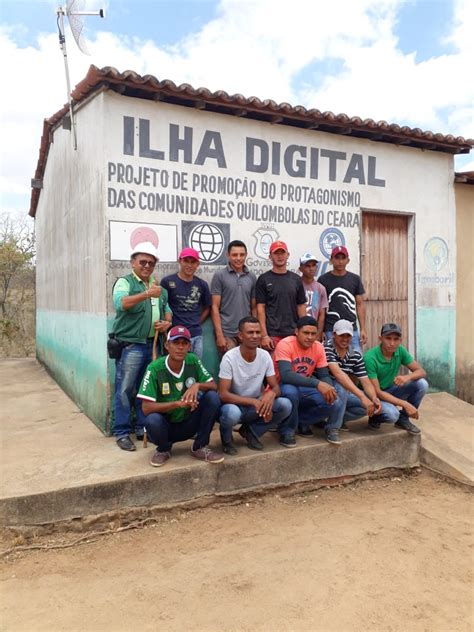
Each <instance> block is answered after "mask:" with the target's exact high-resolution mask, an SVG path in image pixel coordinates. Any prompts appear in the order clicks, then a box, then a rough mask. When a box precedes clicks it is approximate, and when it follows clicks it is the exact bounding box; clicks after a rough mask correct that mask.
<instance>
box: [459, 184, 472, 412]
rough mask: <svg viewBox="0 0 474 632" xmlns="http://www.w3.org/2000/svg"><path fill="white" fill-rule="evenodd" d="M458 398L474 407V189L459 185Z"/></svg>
mask: <svg viewBox="0 0 474 632" xmlns="http://www.w3.org/2000/svg"><path fill="white" fill-rule="evenodd" d="M454 188H455V193H456V231H457V250H458V261H457V263H458V265H457V270H456V287H457V295H458V309H457V312H456V395H457V396H458V397H460V398H461V399H464V400H465V401H467V402H470V403H471V404H473V403H474V334H473V331H474V327H473V324H472V315H473V313H474V249H473V244H474V186H472V185H469V184H460V183H457V184H455V185H454Z"/></svg>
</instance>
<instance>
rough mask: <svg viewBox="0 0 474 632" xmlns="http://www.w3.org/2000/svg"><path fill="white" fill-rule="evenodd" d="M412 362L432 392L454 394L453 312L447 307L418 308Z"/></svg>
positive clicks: (454, 337)
mask: <svg viewBox="0 0 474 632" xmlns="http://www.w3.org/2000/svg"><path fill="white" fill-rule="evenodd" d="M416 346H417V352H416V359H417V360H418V361H419V362H420V363H421V364H422V365H423V368H424V369H425V370H426V372H427V373H428V382H429V384H430V387H431V388H432V389H435V390H438V391H447V392H448V393H454V385H455V381H454V376H455V366H456V362H455V359H456V311H455V309H454V308H451V307H444V308H442V307H418V309H417V310H416Z"/></svg>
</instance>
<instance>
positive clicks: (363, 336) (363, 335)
mask: <svg viewBox="0 0 474 632" xmlns="http://www.w3.org/2000/svg"><path fill="white" fill-rule="evenodd" d="M355 299H356V312H357V319H358V321H359V335H360V344H361V345H365V343H366V342H367V331H366V329H365V303H364V301H365V294H357V295H356V297H355Z"/></svg>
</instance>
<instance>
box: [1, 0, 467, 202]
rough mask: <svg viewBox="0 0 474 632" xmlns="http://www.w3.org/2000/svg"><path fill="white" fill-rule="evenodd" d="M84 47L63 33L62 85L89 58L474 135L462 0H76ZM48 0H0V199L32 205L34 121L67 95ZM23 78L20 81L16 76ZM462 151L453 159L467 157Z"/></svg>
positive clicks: (463, 161)
mask: <svg viewBox="0 0 474 632" xmlns="http://www.w3.org/2000/svg"><path fill="white" fill-rule="evenodd" d="M84 3H85V7H86V9H88V10H96V9H98V8H101V7H104V8H105V10H106V18H105V19H100V18H98V17H87V18H84V21H85V23H86V31H85V35H86V38H87V41H88V47H89V50H90V52H91V55H90V56H85V55H83V54H82V53H80V52H79V51H78V50H77V48H76V47H75V45H74V42H73V39H72V37H71V35H70V32H69V31H67V33H66V37H67V43H68V53H69V60H70V69H71V83H72V85H75V84H76V83H78V82H79V81H80V80H81V79H82V78H83V77H84V75H85V73H86V72H87V68H88V66H89V65H90V64H91V63H93V64H95V65H97V66H99V67H102V66H109V65H110V66H115V67H116V68H117V69H118V70H120V71H124V70H127V69H131V70H135V71H136V72H138V73H140V74H146V73H150V74H153V75H155V76H157V77H158V78H159V79H165V78H167V79H172V80H173V81H174V82H175V83H178V84H179V83H182V82H187V83H190V84H192V85H194V86H195V87H199V86H205V87H208V88H209V89H211V90H218V89H224V90H227V91H228V92H230V93H235V92H240V93H242V94H244V95H246V96H250V95H256V96H258V97H261V98H272V99H274V100H276V101H288V102H290V103H292V104H293V105H297V104H302V105H304V106H306V107H315V108H318V109H320V110H322V111H324V110H331V111H334V112H337V113H339V112H345V113H346V114H348V115H350V116H355V115H358V116H361V117H363V118H367V117H368V118H373V119H375V120H381V119H383V120H387V121H390V122H397V123H400V124H405V125H410V126H412V127H420V128H422V129H431V130H432V131H435V132H442V133H452V134H454V135H456V136H458V135H459V136H464V137H465V138H467V137H470V138H472V137H474V122H473V107H472V104H473V99H474V90H473V82H472V79H471V67H472V62H473V60H474V49H473V43H472V42H473V40H474V37H473V35H472V33H473V32H474V28H473V27H474V1H473V0H438V1H431V0H412V1H406V0H352V1H350V0H333V2H332V3H328V2H325V1H322V0H293V2H292V3H288V2H283V0H239V1H238V2H237V1H233V0H220V1H219V2H217V1H205V0H202V1H190V2H188V1H181V0H174V1H173V2H169V1H159V0H158V1H152V0H149V1H145V2H143V1H134V2H132V1H130V0H107V2H106V3H104V4H100V3H99V0H84ZM57 5H58V3H56V2H50V1H43V2H42V1H37V2H29V1H22V0H15V1H12V0H2V1H1V3H0V54H1V56H2V60H5V59H8V60H11V63H9V64H4V66H6V67H5V68H4V70H3V71H2V74H3V81H4V85H10V86H12V87H13V86H14V88H12V89H10V90H9V92H8V98H7V99H5V98H3V99H2V100H1V103H0V108H1V111H2V113H1V123H0V124H1V126H2V138H3V140H4V142H3V143H2V145H3V147H4V148H6V149H4V152H3V160H2V166H1V173H0V192H1V196H2V208H3V209H4V210H8V211H12V212H15V211H16V212H24V211H26V210H27V209H28V207H29V194H30V189H29V186H30V178H31V177H32V175H33V173H34V169H35V166H36V161H37V157H38V148H39V140H40V136H41V131H42V121H43V119H44V118H45V117H48V116H51V114H53V113H54V112H56V111H57V110H59V109H60V108H61V107H62V105H63V104H64V102H65V101H66V89H65V81H64V72H63V68H62V63H63V62H62V56H61V52H60V50H59V46H58V38H57V30H56V14H55V10H56V7H57ZM19 75H22V76H24V77H25V78H27V81H22V82H19V81H18V76H19ZM472 160H473V159H472V154H471V156H463V157H460V158H457V159H456V169H463V168H474V166H473V165H472Z"/></svg>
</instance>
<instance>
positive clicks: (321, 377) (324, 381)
mask: <svg viewBox="0 0 474 632" xmlns="http://www.w3.org/2000/svg"><path fill="white" fill-rule="evenodd" d="M278 370H279V371H280V377H281V382H282V384H293V386H306V387H309V388H315V389H317V390H318V391H319V392H320V393H321V395H322V396H323V397H324V399H325V400H326V401H327V402H328V404H332V403H333V402H334V401H335V399H336V397H337V393H336V389H335V388H334V386H333V385H332V381H331V377H330V375H329V371H328V368H327V367H321V368H319V369H316V370H315V371H314V373H313V375H312V376H311V377H307V376H306V375H301V374H300V373H296V371H293V370H292V369H291V362H288V361H287V360H278Z"/></svg>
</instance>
